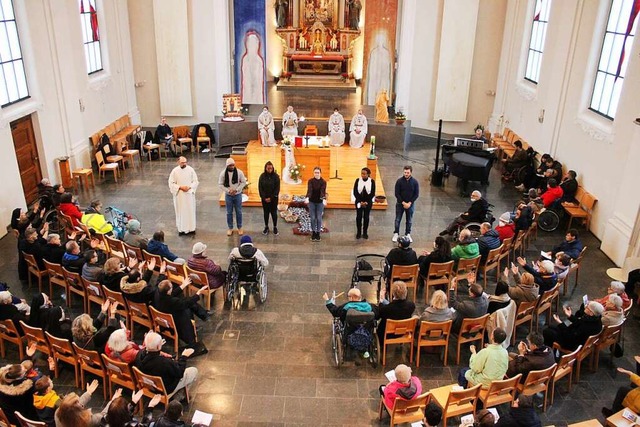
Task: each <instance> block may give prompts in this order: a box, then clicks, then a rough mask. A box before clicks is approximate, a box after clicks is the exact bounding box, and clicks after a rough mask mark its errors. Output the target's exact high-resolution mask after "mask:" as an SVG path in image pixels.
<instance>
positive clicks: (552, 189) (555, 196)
mask: <svg viewBox="0 0 640 427" xmlns="http://www.w3.org/2000/svg"><path fill="white" fill-rule="evenodd" d="M562 194H563V192H562V188H561V187H560V186H559V185H558V182H557V181H556V180H555V178H549V180H547V191H545V192H544V193H542V195H541V196H540V200H542V205H543V206H544V207H545V208H550V207H551V206H552V205H553V204H554V203H555V202H556V201H558V200H560V199H561V198H562Z"/></svg>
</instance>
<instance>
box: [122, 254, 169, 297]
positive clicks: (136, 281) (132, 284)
mask: <svg viewBox="0 0 640 427" xmlns="http://www.w3.org/2000/svg"><path fill="white" fill-rule="evenodd" d="M145 267H146V266H145V262H144V261H143V262H141V263H140V265H139V266H138V268H132V269H131V270H129V274H127V275H125V276H123V277H122V279H120V292H122V296H124V298H125V299H126V300H127V301H132V302H137V303H141V304H147V305H148V304H150V303H151V301H153V298H154V296H155V293H156V289H155V288H154V287H153V286H151V284H150V283H149V281H150V280H151V277H152V276H153V270H154V268H155V267H156V260H155V258H153V259H152V260H151V261H149V267H148V268H145ZM166 269H167V263H166V262H164V261H163V262H162V264H160V274H159V276H158V283H160V282H161V281H163V280H165V279H166V278H167V276H166V275H165V272H166ZM141 271H144V274H140V272H141Z"/></svg>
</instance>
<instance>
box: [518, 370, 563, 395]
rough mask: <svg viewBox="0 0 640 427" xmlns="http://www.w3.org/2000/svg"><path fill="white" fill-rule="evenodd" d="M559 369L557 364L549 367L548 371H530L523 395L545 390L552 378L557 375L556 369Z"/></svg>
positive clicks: (525, 381) (523, 388)
mask: <svg viewBox="0 0 640 427" xmlns="http://www.w3.org/2000/svg"><path fill="white" fill-rule="evenodd" d="M557 367H558V364H557V363H554V364H553V365H551V366H549V367H548V368H547V369H540V370H538V371H529V374H528V375H527V378H525V380H524V384H523V387H522V394H525V395H527V394H532V393H531V391H533V393H538V392H539V391H540V389H542V390H544V389H545V388H546V387H547V384H548V383H549V380H550V379H551V377H553V374H554V373H555V370H556V368H557Z"/></svg>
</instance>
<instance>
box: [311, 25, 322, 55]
mask: <svg viewBox="0 0 640 427" xmlns="http://www.w3.org/2000/svg"><path fill="white" fill-rule="evenodd" d="M321 35H322V32H321V31H320V30H316V39H315V40H314V41H313V54H314V55H322V54H323V53H324V44H322V40H320V36H321Z"/></svg>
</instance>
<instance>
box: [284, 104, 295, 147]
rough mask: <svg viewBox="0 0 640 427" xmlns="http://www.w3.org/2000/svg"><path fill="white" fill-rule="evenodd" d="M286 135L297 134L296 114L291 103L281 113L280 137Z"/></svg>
mask: <svg viewBox="0 0 640 427" xmlns="http://www.w3.org/2000/svg"><path fill="white" fill-rule="evenodd" d="M286 136H298V115H297V114H296V112H295V111H293V107H292V106H291V105H289V106H288V107H287V111H285V113H284V114H283V115H282V138H283V139H284V137H286Z"/></svg>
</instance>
